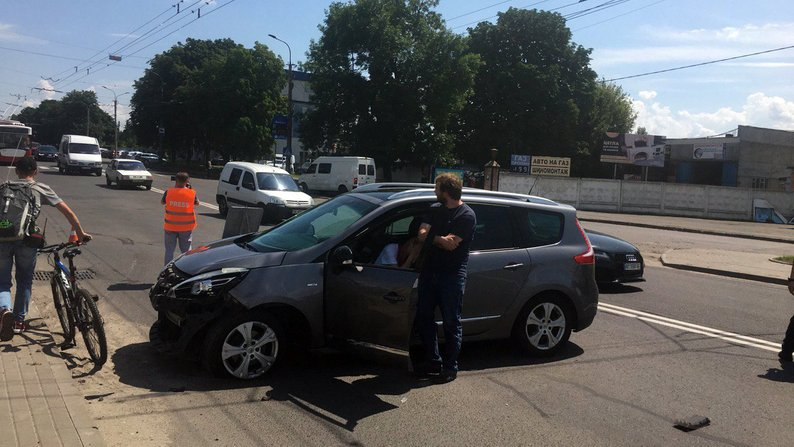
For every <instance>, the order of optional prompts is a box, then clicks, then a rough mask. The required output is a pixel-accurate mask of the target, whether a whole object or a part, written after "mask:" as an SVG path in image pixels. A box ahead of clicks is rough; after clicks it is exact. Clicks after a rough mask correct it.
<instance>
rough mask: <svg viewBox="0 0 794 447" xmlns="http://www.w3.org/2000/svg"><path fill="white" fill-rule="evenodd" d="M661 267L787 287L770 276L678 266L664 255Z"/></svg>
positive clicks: (784, 281) (782, 280) (693, 266)
mask: <svg viewBox="0 0 794 447" xmlns="http://www.w3.org/2000/svg"><path fill="white" fill-rule="evenodd" d="M661 260H662V265H663V266H665V267H669V268H674V269H677V270H687V271H690V272H699V273H707V274H709V275H717V276H727V277H730V278H737V279H746V280H750V281H758V282H763V283H767V284H777V285H782V286H785V285H788V281H786V280H785V279H781V278H772V277H770V276H761V275H753V274H751V273H742V272H732V271H729V270H720V269H715V268H710V267H698V266H696V265H688V264H679V263H675V262H669V261H667V259H666V253H665V254H662V257H661Z"/></svg>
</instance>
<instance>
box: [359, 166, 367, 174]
mask: <svg viewBox="0 0 794 447" xmlns="http://www.w3.org/2000/svg"><path fill="white" fill-rule="evenodd" d="M358 175H367V165H358Z"/></svg>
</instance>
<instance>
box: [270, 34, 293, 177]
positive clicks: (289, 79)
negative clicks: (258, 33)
mask: <svg viewBox="0 0 794 447" xmlns="http://www.w3.org/2000/svg"><path fill="white" fill-rule="evenodd" d="M268 36H270V37H272V38H273V39H276V40H278V41H279V42H281V43H283V44H284V45H286V46H287V51H288V52H289V65H288V66H289V71H288V72H287V147H286V149H284V159H285V160H284V164H285V165H286V167H287V172H289V173H290V174H292V48H290V46H289V44H288V43H287V42H284V41H283V40H281V39H279V38H278V37H276V36H274V35H273V34H268Z"/></svg>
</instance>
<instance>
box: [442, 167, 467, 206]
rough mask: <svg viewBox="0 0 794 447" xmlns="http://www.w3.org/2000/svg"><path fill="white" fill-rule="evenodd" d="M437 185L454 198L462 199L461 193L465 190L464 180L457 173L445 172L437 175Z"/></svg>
mask: <svg viewBox="0 0 794 447" xmlns="http://www.w3.org/2000/svg"><path fill="white" fill-rule="evenodd" d="M436 185H437V186H438V190H439V191H440V192H445V193H447V194H449V197H450V198H451V199H452V200H460V194H461V192H462V191H463V182H461V181H460V177H458V176H457V175H455V174H452V173H449V172H445V173H443V174H439V175H438V177H436Z"/></svg>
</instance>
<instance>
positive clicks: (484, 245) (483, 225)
mask: <svg viewBox="0 0 794 447" xmlns="http://www.w3.org/2000/svg"><path fill="white" fill-rule="evenodd" d="M469 206H470V207H471V209H472V210H474V214H475V215H476V216H477V226H476V227H475V228H474V240H472V242H471V246H470V248H469V250H471V251H480V250H499V249H506V248H514V247H516V246H517V244H516V240H515V239H516V238H515V235H514V233H513V229H512V225H511V224H510V222H511V219H510V208H509V207H507V206H494V205H483V204H472V203H469Z"/></svg>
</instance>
